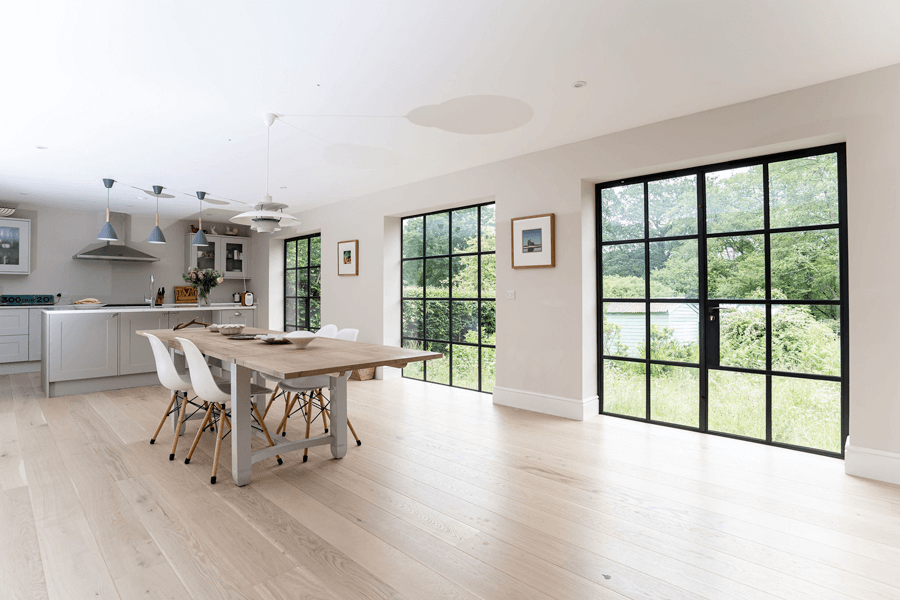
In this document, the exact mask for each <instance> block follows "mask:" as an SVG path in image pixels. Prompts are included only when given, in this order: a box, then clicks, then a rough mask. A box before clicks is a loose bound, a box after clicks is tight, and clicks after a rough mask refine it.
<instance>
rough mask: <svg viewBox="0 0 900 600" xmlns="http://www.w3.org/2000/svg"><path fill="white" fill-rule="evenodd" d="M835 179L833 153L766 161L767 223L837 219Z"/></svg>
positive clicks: (787, 224)
mask: <svg viewBox="0 0 900 600" xmlns="http://www.w3.org/2000/svg"><path fill="white" fill-rule="evenodd" d="M837 179H838V177H837V154H821V155H819V156H808V157H805V158H798V159H795V160H786V161H782V162H775V163H770V164H769V206H770V208H769V221H770V227H802V226H804V225H825V224H830V223H837V222H838V183H837Z"/></svg>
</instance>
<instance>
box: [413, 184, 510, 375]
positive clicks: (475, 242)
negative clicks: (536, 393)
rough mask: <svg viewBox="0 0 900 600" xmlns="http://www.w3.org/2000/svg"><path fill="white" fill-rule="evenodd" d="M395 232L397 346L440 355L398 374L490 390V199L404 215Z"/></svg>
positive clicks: (492, 324) (493, 308)
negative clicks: (398, 286) (398, 251)
mask: <svg viewBox="0 0 900 600" xmlns="http://www.w3.org/2000/svg"><path fill="white" fill-rule="evenodd" d="M401 236H402V237H401V267H402V281H401V292H400V296H401V336H402V341H403V347H404V348H416V349H424V350H430V351H433V352H440V353H442V354H443V355H444V358H442V359H441V360H431V361H427V363H421V362H418V363H413V364H411V365H409V366H408V367H406V368H405V369H403V376H404V377H409V378H411V379H422V380H425V381H430V382H433V383H440V384H444V385H450V386H453V387H460V388H467V389H472V390H479V391H482V392H491V391H493V389H494V353H495V344H496V330H497V327H496V297H495V289H494V288H495V287H496V286H495V283H494V282H495V273H496V261H495V249H496V248H495V246H496V244H495V241H496V234H495V222H494V203H493V202H491V203H486V204H479V205H475V206H467V207H465V208H457V209H454V210H445V211H440V212H433V213H428V214H424V215H418V216H415V217H406V218H405V219H403V223H402V233H401Z"/></svg>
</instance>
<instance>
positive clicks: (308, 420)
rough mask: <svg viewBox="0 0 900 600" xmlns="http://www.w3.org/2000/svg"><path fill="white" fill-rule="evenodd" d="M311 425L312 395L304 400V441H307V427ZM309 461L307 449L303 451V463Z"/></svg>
mask: <svg viewBox="0 0 900 600" xmlns="http://www.w3.org/2000/svg"><path fill="white" fill-rule="evenodd" d="M310 425H312V394H310V395H309V397H307V399H306V439H309V426H310ZM308 459H309V448H304V449H303V462H306V461H307V460H308Z"/></svg>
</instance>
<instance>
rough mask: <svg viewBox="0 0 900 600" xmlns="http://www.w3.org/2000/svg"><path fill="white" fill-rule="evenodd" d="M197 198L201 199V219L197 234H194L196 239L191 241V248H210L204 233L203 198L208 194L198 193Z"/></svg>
mask: <svg viewBox="0 0 900 600" xmlns="http://www.w3.org/2000/svg"><path fill="white" fill-rule="evenodd" d="M197 197H198V198H200V219H199V221H198V225H197V227H198V229H197V233H196V234H194V239H193V240H191V246H208V245H209V240H207V239H206V234H205V233H203V198H204V197H206V192H197Z"/></svg>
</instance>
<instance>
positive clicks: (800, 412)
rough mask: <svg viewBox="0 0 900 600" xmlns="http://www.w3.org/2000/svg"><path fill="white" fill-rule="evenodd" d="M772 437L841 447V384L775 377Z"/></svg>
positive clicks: (835, 449) (796, 443)
mask: <svg viewBox="0 0 900 600" xmlns="http://www.w3.org/2000/svg"><path fill="white" fill-rule="evenodd" d="M772 440H773V441H775V442H781V443H784V444H793V445H794V446H804V447H807V448H818V449H820V450H828V451H830V452H840V451H841V384H840V383H837V382H834V381H817V380H815V379H800V378H797V377H775V376H773V377H772Z"/></svg>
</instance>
